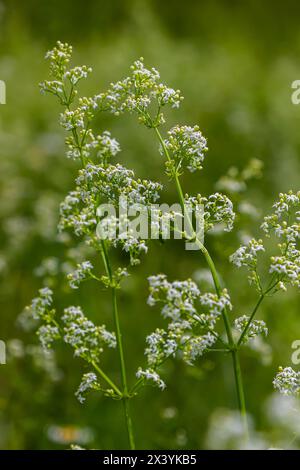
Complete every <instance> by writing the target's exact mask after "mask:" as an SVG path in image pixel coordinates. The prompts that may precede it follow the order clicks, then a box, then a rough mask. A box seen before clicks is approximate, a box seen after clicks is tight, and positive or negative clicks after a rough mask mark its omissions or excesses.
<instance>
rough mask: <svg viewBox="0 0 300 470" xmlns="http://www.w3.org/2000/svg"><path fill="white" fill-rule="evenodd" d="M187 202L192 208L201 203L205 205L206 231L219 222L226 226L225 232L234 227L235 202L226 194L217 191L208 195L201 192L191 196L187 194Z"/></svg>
mask: <svg viewBox="0 0 300 470" xmlns="http://www.w3.org/2000/svg"><path fill="white" fill-rule="evenodd" d="M185 204H186V205H187V206H188V207H191V208H192V209H193V207H199V205H202V206H203V208H204V213H203V216H204V231H205V232H208V231H209V230H211V229H213V228H214V227H215V226H216V225H219V224H221V225H222V226H224V231H225V232H230V231H231V230H232V229H233V223H234V220H235V213H234V211H233V204H232V202H231V200H230V199H229V198H228V197H227V196H225V195H224V194H221V193H215V194H211V195H210V196H208V197H204V196H201V195H200V194H198V195H197V196H190V197H189V196H187V195H186V197H185Z"/></svg>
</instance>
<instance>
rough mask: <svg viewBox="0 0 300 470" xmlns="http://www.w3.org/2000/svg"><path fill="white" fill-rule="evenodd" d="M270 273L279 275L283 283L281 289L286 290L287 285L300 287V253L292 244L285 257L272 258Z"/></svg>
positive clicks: (280, 284) (280, 285) (280, 283)
mask: <svg viewBox="0 0 300 470" xmlns="http://www.w3.org/2000/svg"><path fill="white" fill-rule="evenodd" d="M270 273H277V274H278V275H279V276H280V279H281V281H280V282H279V287H280V288H281V289H282V290H286V284H288V283H289V284H291V285H292V286H295V287H298V288H299V287H300V251H299V250H297V249H296V248H294V246H293V245H292V244H291V245H289V246H288V247H287V249H286V252H285V254H284V255H283V256H273V257H272V258H271V265H270Z"/></svg>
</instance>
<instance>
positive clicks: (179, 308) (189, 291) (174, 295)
mask: <svg viewBox="0 0 300 470" xmlns="http://www.w3.org/2000/svg"><path fill="white" fill-rule="evenodd" d="M148 280H149V285H150V295H149V297H148V304H149V305H151V306H153V305H155V304H156V303H158V302H159V303H162V304H163V305H164V306H163V309H162V316H163V317H164V318H171V319H172V320H174V321H177V320H179V319H180V318H181V316H182V315H183V314H189V315H193V314H195V313H196V309H195V307H194V301H195V300H196V299H197V298H199V296H200V291H199V289H198V287H197V285H196V284H195V283H194V282H193V281H192V280H190V279H188V280H186V281H174V282H169V281H168V280H167V276H166V275H165V274H158V275H157V276H150V277H149V278H148Z"/></svg>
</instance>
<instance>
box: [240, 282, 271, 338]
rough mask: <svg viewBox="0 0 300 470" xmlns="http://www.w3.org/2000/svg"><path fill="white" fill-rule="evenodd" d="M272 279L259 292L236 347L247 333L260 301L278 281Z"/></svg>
mask: <svg viewBox="0 0 300 470" xmlns="http://www.w3.org/2000/svg"><path fill="white" fill-rule="evenodd" d="M272 280H273V278H272V279H271V282H270V284H269V286H268V288H267V289H266V290H265V291H264V292H263V291H262V292H261V294H260V296H259V299H258V301H257V303H256V305H255V307H254V309H253V311H252V313H251V315H250V317H249V320H248V322H247V324H246V326H245V328H244V330H243V331H242V333H241V336H240V338H239V340H238V342H237V346H238V347H239V346H240V345H241V344H242V341H243V339H244V337H245V334H246V333H247V331H248V329H249V328H250V325H251V322H252V320H253V318H254V316H255V314H256V312H257V310H258V308H259V306H260V304H261V303H262V301H263V300H264V298H265V297H266V295H267V294H268V293H269V292H270V291H271V290H273V289H274V287H276V286H277V284H278V283H279V279H277V280H276V281H275V282H274V283H272Z"/></svg>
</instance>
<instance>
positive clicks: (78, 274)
mask: <svg viewBox="0 0 300 470" xmlns="http://www.w3.org/2000/svg"><path fill="white" fill-rule="evenodd" d="M92 269H93V265H92V263H91V262H90V261H83V262H82V263H79V264H77V268H76V269H75V271H73V272H72V273H70V274H68V280H69V284H70V287H71V288H72V289H78V287H79V285H80V284H81V282H82V281H85V280H86V279H88V278H89V277H90V276H91V271H92Z"/></svg>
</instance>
